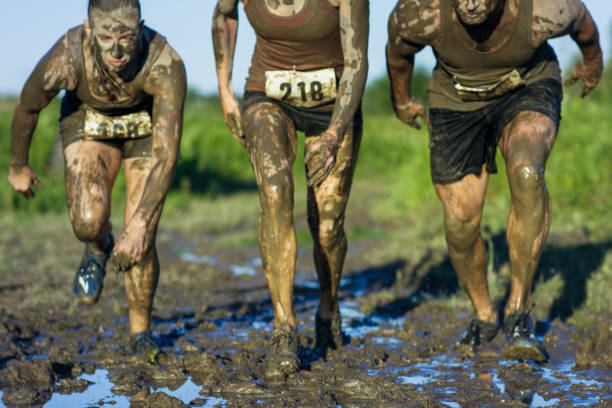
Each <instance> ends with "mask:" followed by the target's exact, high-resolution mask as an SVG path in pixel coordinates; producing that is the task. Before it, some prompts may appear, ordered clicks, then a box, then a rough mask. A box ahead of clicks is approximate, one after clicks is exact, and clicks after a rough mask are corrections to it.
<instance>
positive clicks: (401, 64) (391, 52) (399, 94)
mask: <svg viewBox="0 0 612 408" xmlns="http://www.w3.org/2000/svg"><path fill="white" fill-rule="evenodd" d="M386 53H387V72H388V75H389V81H390V83H391V104H392V106H393V110H394V111H395V113H396V114H397V110H398V106H399V107H403V106H408V105H410V102H411V100H412V91H411V88H412V73H413V71H414V54H412V55H406V56H401V55H398V54H397V53H396V50H395V49H394V47H393V45H392V44H391V43H388V44H387V50H386Z"/></svg>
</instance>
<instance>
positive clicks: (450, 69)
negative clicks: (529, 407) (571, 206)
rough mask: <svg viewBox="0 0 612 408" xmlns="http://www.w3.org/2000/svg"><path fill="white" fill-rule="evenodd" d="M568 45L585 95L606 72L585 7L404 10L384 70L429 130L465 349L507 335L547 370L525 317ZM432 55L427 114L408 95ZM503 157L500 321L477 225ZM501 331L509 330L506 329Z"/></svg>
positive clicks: (546, 216)
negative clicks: (559, 49)
mask: <svg viewBox="0 0 612 408" xmlns="http://www.w3.org/2000/svg"><path fill="white" fill-rule="evenodd" d="M566 34H569V35H570V36H571V37H572V39H573V40H574V41H575V42H576V44H577V45H578V47H579V48H580V51H581V52H582V55H583V60H581V61H579V62H578V63H577V64H576V66H575V68H574V69H573V71H572V73H571V75H570V77H569V78H568V80H567V84H568V85H571V84H573V83H575V82H576V81H577V80H578V79H581V80H582V82H583V83H584V88H583V91H582V96H586V95H587V94H588V93H589V92H590V91H591V90H592V89H593V88H594V87H595V86H596V85H597V83H598V82H599V80H600V79H601V74H602V71H603V60H602V51H601V47H600V45H599V34H598V31H597V27H596V26H595V23H594V22H593V19H592V18H591V15H590V14H589V11H588V10H587V9H586V7H585V5H584V4H583V3H582V2H580V1H578V0H566V1H562V2H560V3H559V4H557V3H555V5H554V6H552V5H551V4H550V3H549V2H546V1H540V0H452V1H443V0H400V1H399V2H398V4H397V6H396V7H395V9H394V11H393V12H392V14H391V16H390V18H389V42H388V45H387V64H388V67H389V76H390V79H391V84H392V94H393V95H392V97H393V105H394V109H395V112H396V114H397V116H398V118H399V119H400V120H402V121H403V122H405V123H406V124H408V125H410V126H414V127H419V126H420V124H419V122H417V119H418V118H421V119H423V120H425V122H426V123H427V124H428V127H429V131H430V142H429V147H430V163H431V177H432V181H433V183H434V188H435V190H436V192H437V194H438V197H439V198H440V200H441V201H442V204H443V206H444V222H445V231H446V241H447V245H448V251H449V254H450V258H451V261H452V264H453V268H454V269H455V271H456V273H457V276H458V278H459V281H460V282H461V284H462V286H463V287H464V289H465V290H466V292H467V294H468V296H469V297H470V299H471V301H472V304H473V306H474V319H473V320H472V321H471V322H470V324H469V326H468V328H467V329H466V331H465V333H464V335H463V338H462V339H461V343H462V344H464V345H466V346H468V347H476V346H479V345H481V344H483V343H486V342H489V341H491V340H492V339H493V338H494V337H495V335H496V333H497V331H498V330H499V329H500V328H501V329H502V330H503V332H504V335H505V337H506V340H507V346H506V349H505V355H506V357H507V358H510V359H529V360H536V361H540V362H541V361H546V360H547V359H548V355H547V352H546V350H545V349H544V347H543V346H542V344H541V342H540V341H539V340H538V339H537V338H536V336H535V335H534V326H533V322H532V319H531V318H530V316H529V313H530V310H531V308H532V305H533V302H534V299H532V298H531V287H532V285H533V279H534V277H535V273H536V269H537V265H538V262H539V259H540V256H541V254H542V248H543V247H544V243H545V241H546V237H547V235H548V232H549V229H550V219H551V201H550V196H549V194H548V188H547V186H546V182H545V168H546V161H547V159H548V156H549V154H550V152H551V149H552V147H553V144H554V141H555V138H556V136H557V131H558V128H559V122H560V119H561V115H560V110H561V98H562V92H561V73H560V70H559V65H558V62H557V57H556V55H555V53H554V51H553V50H552V48H551V47H550V45H549V44H548V42H547V41H548V40H549V39H551V38H554V37H559V36H562V35H566ZM425 46H431V47H432V48H433V50H434V53H435V56H436V61H437V65H436V68H435V69H434V71H433V75H432V79H431V82H430V84H429V87H428V94H429V112H426V111H425V108H424V106H423V104H422V103H421V102H420V101H418V100H417V99H415V98H413V97H412V95H411V78H412V71H413V67H414V60H415V54H416V53H417V52H418V51H420V50H421V49H423V48H424V47H425ZM497 147H499V150H500V151H501V154H502V156H503V159H504V162H505V165H506V171H507V178H508V183H509V186H510V200H511V201H510V202H511V206H510V215H509V217H508V226H507V240H508V246H509V258H510V271H511V288H510V293H509V296H508V299H507V301H506V305H505V308H504V312H503V316H500V317H498V313H497V311H496V310H495V309H494V307H493V304H492V302H491V299H490V296H489V289H488V284H487V277H486V251H485V246H484V241H483V238H482V235H481V230H480V222H481V218H482V210H483V205H484V199H485V195H486V190H487V183H488V177H489V174H493V173H496V172H497V166H496V163H495V155H496V150H497ZM502 321H503V324H502Z"/></svg>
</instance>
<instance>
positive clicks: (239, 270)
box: [181, 252, 261, 276]
mask: <svg viewBox="0 0 612 408" xmlns="http://www.w3.org/2000/svg"><path fill="white" fill-rule="evenodd" d="M181 261H185V262H189V263H195V264H206V265H213V266H218V267H219V268H223V269H227V270H229V271H230V272H231V273H232V274H234V275H235V276H241V275H246V276H255V275H257V269H256V268H260V267H261V258H255V259H252V260H250V261H249V262H247V263H246V264H245V265H230V264H225V263H223V262H221V261H219V258H217V257H216V256H211V255H195V254H192V253H190V252H185V253H183V254H181Z"/></svg>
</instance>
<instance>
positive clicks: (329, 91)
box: [266, 68, 337, 108]
mask: <svg viewBox="0 0 612 408" xmlns="http://www.w3.org/2000/svg"><path fill="white" fill-rule="evenodd" d="M266 96H267V97H268V98H272V99H277V100H279V101H283V102H285V103H287V104H289V105H293V106H298V107H303V108H310V107H313V106H319V105H323V104H325V103H328V102H332V101H334V100H335V99H336V96H337V90H336V71H334V69H333V68H325V69H320V70H318V71H308V72H303V71H295V70H289V71H266Z"/></svg>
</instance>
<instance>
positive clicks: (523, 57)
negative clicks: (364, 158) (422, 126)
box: [428, 0, 561, 111]
mask: <svg viewBox="0 0 612 408" xmlns="http://www.w3.org/2000/svg"><path fill="white" fill-rule="evenodd" d="M532 15H533V0H519V8H518V16H517V18H516V21H515V25H514V31H513V33H512V34H511V35H510V36H509V37H508V38H507V40H506V42H505V43H504V44H502V45H501V46H500V47H499V48H498V49H496V50H494V51H480V50H477V49H475V48H474V46H473V45H471V44H470V39H469V34H467V32H466V31H465V29H464V28H463V27H462V26H461V22H460V21H459V18H458V16H457V15H456V13H455V10H454V7H452V5H451V4H450V2H449V1H441V2H440V36H441V37H440V42H439V45H438V46H436V47H434V54H435V56H436V60H437V65H436V67H435V68H434V71H433V75H432V79H431V82H430V84H429V87H428V93H429V107H430V108H439V109H451V110H456V111H472V110H476V109H479V108H481V107H483V106H485V105H487V104H488V103H490V102H491V101H493V100H495V98H497V97H499V96H501V95H503V94H504V93H507V92H511V90H512V89H515V88H518V87H520V86H524V85H528V84H532V83H534V82H537V81H540V80H542V79H546V78H552V79H556V80H558V81H561V72H560V70H559V64H558V62H557V57H556V55H555V52H554V51H553V49H552V47H551V46H550V45H549V44H548V43H547V42H545V43H543V44H541V45H539V46H534V45H533V44H532V42H531V25H532ZM513 71H514V72H513ZM519 75H520V77H519ZM509 83H511V85H508V84H509Z"/></svg>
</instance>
